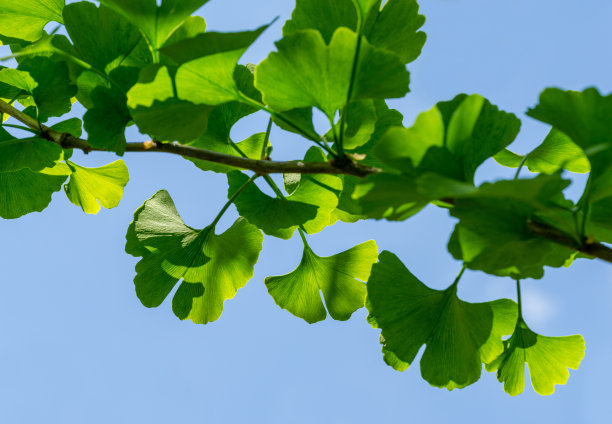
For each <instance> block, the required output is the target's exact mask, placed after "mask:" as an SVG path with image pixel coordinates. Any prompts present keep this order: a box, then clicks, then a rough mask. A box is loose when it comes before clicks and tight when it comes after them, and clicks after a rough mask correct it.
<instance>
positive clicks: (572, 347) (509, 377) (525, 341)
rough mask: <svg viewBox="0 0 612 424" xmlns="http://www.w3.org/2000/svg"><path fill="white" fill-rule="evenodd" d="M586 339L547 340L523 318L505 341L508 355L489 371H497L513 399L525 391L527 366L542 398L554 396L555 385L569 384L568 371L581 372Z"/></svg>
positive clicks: (493, 364)
mask: <svg viewBox="0 0 612 424" xmlns="http://www.w3.org/2000/svg"><path fill="white" fill-rule="evenodd" d="M584 349H585V344H584V339H583V338H582V336H580V335H574V336H565V337H546V336H542V335H540V334H536V333H534V332H533V331H531V330H530V329H529V327H527V324H525V321H523V319H522V318H520V319H519V320H518V322H517V325H516V328H515V330H514V333H513V334H512V337H510V339H508V340H506V341H504V352H503V353H502V354H501V355H500V356H499V357H498V358H497V359H495V361H493V362H491V363H490V364H487V366H486V369H487V371H497V379H498V380H499V381H500V382H503V383H504V390H505V391H506V392H507V393H508V394H510V395H511V396H516V395H518V394H520V393H522V392H523V389H524V388H525V364H527V366H528V367H529V376H530V377H531V384H532V385H533V388H534V389H535V391H536V392H537V393H539V394H541V395H551V394H552V393H553V392H554V391H555V385H557V384H565V383H566V382H567V380H568V378H569V372H568V370H567V369H568V368H571V369H574V370H577V369H578V367H579V365H580V361H582V358H583V357H584Z"/></svg>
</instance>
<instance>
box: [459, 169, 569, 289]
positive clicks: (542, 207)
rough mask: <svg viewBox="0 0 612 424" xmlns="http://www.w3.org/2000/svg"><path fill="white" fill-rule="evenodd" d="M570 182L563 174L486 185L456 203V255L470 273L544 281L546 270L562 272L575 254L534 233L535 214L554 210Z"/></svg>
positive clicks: (460, 198)
mask: <svg viewBox="0 0 612 424" xmlns="http://www.w3.org/2000/svg"><path fill="white" fill-rule="evenodd" d="M567 185H568V181H566V180H563V179H561V178H560V177H559V175H558V174H555V175H543V174H542V175H539V176H538V177H536V178H533V179H520V180H515V181H499V182H496V183H493V184H491V183H485V184H483V185H482V186H480V187H479V188H478V190H476V191H474V192H472V193H468V194H466V195H465V196H463V197H458V198H457V199H455V206H454V207H453V208H452V209H451V210H450V214H451V215H452V216H454V217H456V218H458V219H459V223H458V224H457V226H456V227H455V232H456V234H455V237H458V239H457V240H458V243H459V246H460V249H459V250H454V251H451V253H453V255H454V256H455V257H456V258H457V259H461V260H463V261H464V262H465V264H466V265H467V266H468V267H469V268H471V269H477V270H481V271H484V272H486V273H488V274H494V275H499V276H512V277H513V278H520V279H522V278H542V276H543V275H544V266H551V267H561V266H563V265H564V264H565V262H566V260H567V259H568V258H569V257H570V256H571V255H572V253H573V250H572V249H570V248H568V247H565V246H562V245H560V244H557V243H554V242H552V241H550V240H548V239H545V238H542V237H540V236H538V235H536V234H535V233H533V232H532V231H530V229H529V220H531V219H536V213H537V212H539V211H546V210H548V209H549V208H553V209H554V208H555V204H556V203H555V202H556V201H557V200H558V198H562V191H563V189H564V188H565V187H567Z"/></svg>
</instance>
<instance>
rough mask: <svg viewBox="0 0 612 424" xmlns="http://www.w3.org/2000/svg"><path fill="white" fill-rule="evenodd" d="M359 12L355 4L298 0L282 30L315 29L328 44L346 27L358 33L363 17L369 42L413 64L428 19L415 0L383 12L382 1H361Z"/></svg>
mask: <svg viewBox="0 0 612 424" xmlns="http://www.w3.org/2000/svg"><path fill="white" fill-rule="evenodd" d="M357 3H358V9H357V8H355V2H354V1H352V0H336V1H333V2H330V1H327V0H298V1H297V2H296V6H295V9H294V10H293V13H292V15H291V19H290V20H289V21H287V22H286V23H285V26H284V27H283V36H284V37H287V36H289V35H291V34H293V33H295V32H297V31H300V30H305V29H314V30H317V31H319V32H320V33H321V35H322V36H323V39H324V40H325V42H326V43H328V44H329V42H330V40H331V39H332V36H333V33H334V31H335V30H336V29H337V28H339V27H346V28H349V29H351V30H354V31H357V25H358V22H359V18H358V16H359V15H360V16H361V25H362V29H361V33H362V34H363V35H365V36H366V38H367V40H368V42H369V43H370V44H372V45H373V46H375V47H377V48H382V49H384V50H387V51H389V52H391V53H394V54H395V55H397V56H398V57H399V58H400V60H401V61H402V62H403V63H410V62H412V61H413V60H415V59H416V58H417V57H418V56H419V54H420V53H421V49H422V48H423V45H424V44H425V39H426V36H425V33H424V32H422V31H419V28H421V27H422V26H423V24H424V23H425V17H424V16H423V15H419V5H418V4H417V2H416V0H389V1H387V2H386V3H385V6H384V7H383V8H382V9H380V6H381V1H380V0H359V1H358V2H357Z"/></svg>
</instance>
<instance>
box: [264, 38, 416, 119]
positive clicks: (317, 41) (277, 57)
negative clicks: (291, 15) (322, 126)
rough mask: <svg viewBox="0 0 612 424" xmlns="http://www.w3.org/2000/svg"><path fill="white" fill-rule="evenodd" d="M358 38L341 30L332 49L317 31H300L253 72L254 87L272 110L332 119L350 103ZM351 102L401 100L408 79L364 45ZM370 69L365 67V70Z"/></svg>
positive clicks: (395, 63) (391, 60) (392, 59)
mask: <svg viewBox="0 0 612 424" xmlns="http://www.w3.org/2000/svg"><path fill="white" fill-rule="evenodd" d="M356 44H357V34H355V33H354V32H353V31H351V30H349V29H347V28H344V27H342V28H339V29H337V30H336V32H335V33H334V35H333V37H332V39H331V41H330V43H329V45H327V44H326V43H325V40H324V39H323V38H322V36H321V34H320V33H319V32H318V31H314V30H303V31H298V32H296V33H294V34H292V35H290V36H288V37H285V38H283V39H282V40H280V41H279V42H277V43H276V47H277V49H278V52H274V53H271V54H270V55H269V56H268V57H267V58H266V59H265V60H264V61H263V62H261V63H260V64H259V65H258V66H257V68H256V71H255V86H256V87H257V88H258V89H259V90H260V91H261V92H262V93H263V99H264V102H265V103H266V104H268V105H270V107H272V108H273V109H274V110H277V111H288V110H291V109H296V108H302V107H308V106H314V107H317V108H318V109H320V110H321V111H323V113H325V114H326V115H327V116H328V117H330V118H333V116H334V114H335V112H336V111H337V110H338V109H340V108H342V107H343V106H344V104H345V103H346V100H347V97H348V88H349V82H350V76H351V71H352V68H353V60H354V52H355V49H356ZM360 57H361V61H360V63H361V64H362V65H360V66H358V67H357V74H356V77H355V86H354V89H353V91H352V99H354V100H359V99H382V98H388V97H402V96H404V95H405V94H406V93H407V92H408V82H409V79H410V78H409V74H408V71H406V69H405V67H404V65H403V64H402V63H401V62H400V61H399V59H398V58H397V57H396V56H395V55H393V54H390V53H387V52H385V51H383V50H379V49H376V48H375V47H373V46H372V45H370V44H369V43H368V42H367V41H365V40H363V41H362V43H361V51H360ZM365 64H367V65H365Z"/></svg>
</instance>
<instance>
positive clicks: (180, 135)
mask: <svg viewBox="0 0 612 424" xmlns="http://www.w3.org/2000/svg"><path fill="white" fill-rule="evenodd" d="M127 99H128V100H127V104H128V107H129V109H130V114H131V116H132V117H133V118H134V122H135V123H136V125H138V129H139V130H140V132H142V133H145V134H148V135H150V136H151V137H152V138H153V139H155V140H161V141H178V142H180V143H189V142H190V141H193V140H195V139H197V138H198V137H199V136H201V135H202V134H203V133H204V131H205V130H206V126H207V124H208V116H209V115H210V113H211V111H212V109H213V107H212V106H208V105H195V104H193V103H191V102H188V101H185V100H180V99H177V98H176V97H175V96H174V84H173V82H172V78H171V76H170V72H169V70H168V68H167V67H165V66H160V65H150V66H149V67H147V68H144V69H143V70H142V71H141V72H140V77H139V81H138V83H137V84H135V85H134V86H133V87H132V88H130V91H128V93H127Z"/></svg>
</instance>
